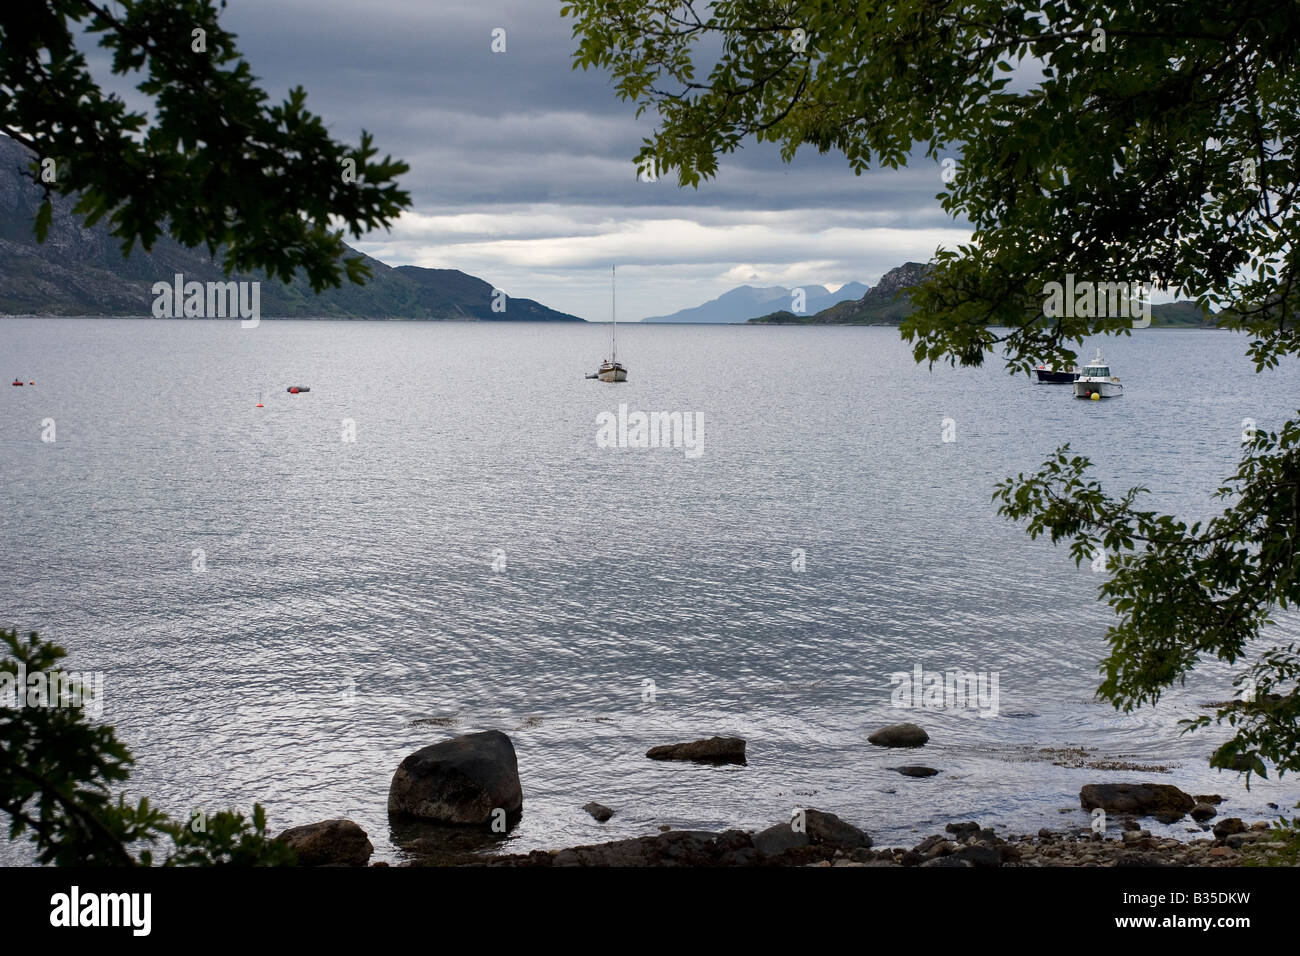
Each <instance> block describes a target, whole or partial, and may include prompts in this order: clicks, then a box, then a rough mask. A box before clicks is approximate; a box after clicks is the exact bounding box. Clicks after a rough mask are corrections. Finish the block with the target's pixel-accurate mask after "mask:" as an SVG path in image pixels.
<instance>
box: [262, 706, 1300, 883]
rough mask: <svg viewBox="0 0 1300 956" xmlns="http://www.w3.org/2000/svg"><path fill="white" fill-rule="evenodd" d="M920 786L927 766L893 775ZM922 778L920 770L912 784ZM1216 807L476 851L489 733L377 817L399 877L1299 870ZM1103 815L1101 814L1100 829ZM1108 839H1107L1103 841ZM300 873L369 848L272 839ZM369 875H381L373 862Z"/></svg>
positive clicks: (496, 833)
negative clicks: (901, 830)
mask: <svg viewBox="0 0 1300 956" xmlns="http://www.w3.org/2000/svg"><path fill="white" fill-rule="evenodd" d="M928 740H929V736H928V734H926V732H925V731H924V730H923V729H921V728H920V727H918V726H916V725H915V724H895V725H893V726H890V727H884V728H881V729H880V730H878V731H876V732H875V733H874V734H872V735H871V736H870V737H869V738H868V742H869V743H871V744H873V745H875V746H880V747H896V748H906V749H916V748H920V747H923V746H925V744H926V743H927V742H928ZM646 757H647V758H648V759H651V760H668V761H683V762H693V763H704V764H720V763H732V764H740V765H744V764H745V763H746V762H747V761H746V756H745V741H744V740H743V739H741V738H738V737H711V738H708V739H705V740H695V741H691V742H688V743H679V744H668V745H660V746H656V747H652V748H650V750H648V751H647V752H646ZM898 769H900V770H902V771H904V772H906V771H916V772H917V773H916V774H915V775H917V776H924V775H928V774H931V773H938V772H939V771H937V770H933V769H932V768H928V767H919V766H917V767H914V766H908V767H904V768H898ZM923 772H924V773H923ZM1222 802H1223V797H1221V796H1219V795H1218V794H1201V795H1197V796H1193V795H1190V794H1187V793H1184V792H1183V791H1181V790H1179V789H1178V788H1177V787H1174V786H1170V785H1169V784H1158V783H1145V782H1133V783H1128V782H1121V783H1094V784H1088V785H1086V786H1084V787H1083V789H1082V790H1081V791H1080V793H1079V804H1080V807H1081V808H1082V809H1083V810H1085V811H1089V812H1090V816H1091V821H1092V822H1091V824H1090V825H1089V826H1087V827H1079V828H1074V829H1067V830H1051V829H1048V828H1044V829H1041V830H1039V831H1038V832H1037V833H1036V834H1027V833H1021V834H1013V833H1007V834H1001V835H1000V834H998V833H997V832H995V830H994V829H992V828H986V827H981V826H980V825H979V824H978V823H976V822H974V821H965V822H956V823H949V824H948V825H947V826H946V827H945V828H944V833H942V834H933V835H931V836H928V837H926V838H925V839H924V840H922V841H921V842H920V843H918V844H917V845H916V846H914V847H910V848H909V847H886V848H873V842H872V839H871V837H870V835H868V834H867V833H866V832H864V831H862V830H860V829H858V828H857V827H856V826H854V825H853V824H851V823H849V822H847V821H845V820H842V819H840V818H839V817H838V816H836V815H835V814H833V813H828V812H825V811H822V810H817V809H815V808H811V807H809V808H805V809H802V810H795V811H794V812H793V813H792V815H791V819H790V820H789V822H785V823H778V824H776V825H774V826H771V827H768V828H767V829H765V830H761V831H757V832H755V831H749V830H726V831H723V832H721V833H716V832H712V831H702V830H673V829H671V828H669V827H667V826H663V827H660V828H659V829H660V831H661V832H659V833H656V834H649V835H646V836H641V837H632V838H627V839H621V840H612V841H609V842H606V843H597V844H590V845H586V846H576V847H568V848H565V849H558V850H534V851H532V852H530V853H516V854H510V853H500V854H496V855H493V854H491V853H490V852H489V851H490V850H491V849H492V848H493V847H499V846H500V845H501V844H502V843H503V842H504V839H505V837H506V834H507V833H508V832H509V830H510V828H511V827H512V826H513V825H514V824H515V823H516V822H517V821H518V820H519V818H520V816H521V814H522V812H523V789H522V785H521V783H520V780H519V771H518V765H517V761H516V758H515V751H514V745H513V744H512V742H511V741H510V738H509V737H507V736H506V735H505V734H503V733H501V732H500V731H496V730H489V731H484V732H482V733H476V734H465V735H462V736H459V737H454V738H451V739H449V740H445V741H443V742H441V743H438V744H433V745H431V746H428V747H424V748H423V749H421V750H419V751H416V752H415V753H413V754H411V755H410V756H408V757H407V758H406V759H405V760H403V761H402V763H401V765H400V766H399V767H398V768H397V770H396V772H395V773H394V775H393V780H392V783H391V784H390V787H389V794H388V811H389V817H390V820H391V821H392V825H393V839H394V842H395V843H396V844H397V845H398V847H399V848H400V849H401V850H402V852H403V854H404V855H405V856H406V859H405V860H404V861H403V862H402V863H400V864H398V865H400V866H414V867H420V866H476V867H483V866H488V867H492V866H507V867H538V866H541V867H549V866H561V867H568V866H602V867H628V866H634V867H646V866H649V867H661V866H707V867H767V866H779V867H785V866H853V867H868V866H870V867H913V866H916V867H979V868H994V867H1044V866H1053V867H1056V866H1070V867H1073V866H1098V867H1111V866H1121V867H1126V866H1145V867H1175V866H1177V867H1182V866H1194V867H1201V866H1212V867H1230V866H1241V865H1261V864H1263V865H1277V864H1279V863H1281V864H1290V865H1300V862H1297V849H1298V846H1297V844H1300V839H1298V838H1297V836H1296V831H1295V829H1294V828H1287V829H1280V828H1279V825H1278V824H1270V823H1269V822H1268V821H1262V820H1261V821H1257V822H1255V823H1251V824H1247V823H1246V822H1245V821H1243V820H1241V819H1240V818H1237V817H1229V818H1226V819H1220V820H1219V821H1218V822H1217V823H1215V824H1214V826H1213V827H1212V828H1211V826H1210V824H1209V821H1210V820H1212V819H1214V818H1215V817H1217V816H1218V806H1219V804H1221V803H1222ZM582 809H583V810H585V811H586V812H587V813H589V814H591V816H592V817H593V818H594V819H596V820H598V821H600V822H605V821H606V820H609V819H610V818H611V817H612V816H614V814H615V813H616V811H615V810H614V809H613V808H610V807H607V806H604V805H602V804H599V803H595V802H592V803H588V804H587V805H586V806H584V807H583V808H582ZM1108 814H1110V815H1111V816H1109V818H1108ZM1142 817H1151V818H1154V819H1156V820H1158V821H1160V822H1162V823H1175V822H1179V821H1182V820H1184V819H1186V818H1188V817H1190V818H1191V820H1192V821H1195V823H1196V826H1195V827H1193V828H1192V832H1199V833H1205V834H1209V835H1208V836H1202V837H1199V838H1197V839H1193V840H1191V841H1186V842H1184V841H1182V840H1176V839H1172V838H1167V837H1155V836H1153V835H1152V834H1151V832H1150V831H1149V830H1144V829H1142V826H1141V823H1140V819H1141V818H1142ZM1116 831H1118V833H1119V837H1118V838H1115V837H1114V836H1112V834H1114V833H1115V832H1116ZM278 839H280V840H283V841H284V842H286V843H288V844H289V845H290V846H292V847H293V848H294V849H295V850H296V851H297V853H298V858H299V863H300V864H301V865H303V866H366V865H367V864H368V863H369V860H370V857H371V855H372V854H373V853H374V847H373V846H372V844H371V843H370V841H369V839H368V838H367V835H366V833H365V831H363V830H362V829H361V827H359V826H358V825H357V824H356V823H353V822H352V821H350V820H326V821H324V822H322V823H315V824H311V825H308V826H304V827H296V828H294V829H292V830H287V831H285V832H284V833H282V834H281V835H280V836H279V837H278ZM373 865H374V866H388V865H389V864H388V863H385V862H378V863H375V864H373Z"/></svg>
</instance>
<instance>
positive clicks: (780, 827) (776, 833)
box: [754, 823, 812, 856]
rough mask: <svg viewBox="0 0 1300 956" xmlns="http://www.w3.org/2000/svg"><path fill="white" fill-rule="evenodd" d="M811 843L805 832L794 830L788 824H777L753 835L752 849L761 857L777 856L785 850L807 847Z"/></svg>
mask: <svg viewBox="0 0 1300 956" xmlns="http://www.w3.org/2000/svg"><path fill="white" fill-rule="evenodd" d="M811 842H812V841H811V840H810V839H809V837H808V834H807V833H806V832H800V831H798V830H795V829H794V828H793V827H792V826H790V824H788V823H778V824H777V825H776V826H774V827H768V828H767V829H766V830H763V831H761V832H759V833H755V834H754V849H755V850H757V851H758V853H759V854H760V855H761V856H779V855H781V854H782V853H784V852H785V851H786V850H791V849H794V848H795V847H800V846H808V844H809V843H811Z"/></svg>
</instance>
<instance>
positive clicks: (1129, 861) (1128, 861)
mask: <svg viewBox="0 0 1300 956" xmlns="http://www.w3.org/2000/svg"><path fill="white" fill-rule="evenodd" d="M1115 865H1116V866H1144V867H1170V866H1173V865H1174V864H1172V863H1169V862H1167V861H1166V860H1163V859H1161V858H1160V857H1159V856H1157V855H1155V854H1154V853H1130V854H1128V855H1127V856H1121V857H1118V858H1116V860H1115Z"/></svg>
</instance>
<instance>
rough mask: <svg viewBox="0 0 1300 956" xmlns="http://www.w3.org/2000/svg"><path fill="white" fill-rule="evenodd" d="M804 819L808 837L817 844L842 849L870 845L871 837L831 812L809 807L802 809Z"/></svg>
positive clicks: (854, 848)
mask: <svg viewBox="0 0 1300 956" xmlns="http://www.w3.org/2000/svg"><path fill="white" fill-rule="evenodd" d="M804 821H805V823H807V825H808V836H809V838H810V839H811V840H812V842H813V843H815V844H817V845H820V846H834V847H839V848H840V849H844V850H856V849H859V848H868V847H870V846H871V837H869V836H867V835H866V834H865V833H863V832H862V831H861V830H859V829H858V828H857V827H855V826H854V825H853V824H851V823H846V822H844V821H843V820H841V819H840V818H839V817H837V816H836V815H835V814H833V813H827V812H826V811H824V810H814V809H812V808H811V807H809V808H808V809H807V810H805V811H804Z"/></svg>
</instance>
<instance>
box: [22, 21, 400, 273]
mask: <svg viewBox="0 0 1300 956" xmlns="http://www.w3.org/2000/svg"><path fill="white" fill-rule="evenodd" d="M224 7H225V2H224V0H221V3H220V8H224ZM219 12H220V11H219V7H218V5H216V4H215V3H214V2H213V0H114V2H108V0H104V2H97V0H22V2H17V3H5V4H0V133H4V134H5V135H8V136H10V137H12V138H13V139H15V140H17V141H18V142H20V143H22V144H24V145H25V146H27V147H29V148H30V149H32V150H33V151H34V152H35V153H36V154H37V157H38V159H37V162H36V163H35V164H34V166H33V169H32V175H33V177H34V178H35V179H36V181H37V182H38V183H40V184H41V185H42V186H43V187H44V188H45V190H46V195H47V201H46V203H45V204H44V205H43V206H42V207H41V211H40V213H39V214H38V216H37V220H36V222H35V224H34V225H35V229H36V233H37V236H38V237H39V238H41V239H43V238H44V235H45V231H46V230H47V229H48V227H49V223H50V216H51V212H52V208H51V205H50V203H49V202H48V196H49V195H50V193H52V192H56V191H57V192H58V193H60V194H63V195H69V196H71V195H74V194H76V195H78V197H79V199H78V204H77V206H76V212H77V213H78V214H80V215H82V216H84V217H85V220H86V222H87V223H88V224H91V223H94V222H96V221H98V220H99V219H101V218H103V217H105V216H107V217H108V221H109V222H110V223H111V224H112V231H113V234H114V235H116V236H117V237H119V238H120V239H121V240H122V246H123V252H124V253H129V252H130V251H131V249H132V248H133V247H134V245H135V244H136V243H137V242H138V243H139V244H140V245H141V246H143V247H144V248H145V249H148V248H150V247H151V246H152V244H153V242H154V241H155V240H156V239H157V238H158V237H159V235H161V234H162V233H163V232H164V231H170V233H171V235H172V237H173V238H175V239H176V240H177V241H178V242H181V243H183V244H184V245H188V246H206V248H207V250H208V252H209V253H210V254H211V255H213V256H219V258H220V261H221V262H222V265H223V266H224V268H225V269H226V271H227V272H232V271H239V272H246V271H252V270H254V269H258V270H263V271H265V272H267V273H268V274H269V275H271V276H274V277H277V278H280V279H283V280H285V281H286V282H287V281H291V280H292V279H293V278H294V275H295V273H296V272H297V271H298V270H302V272H303V273H304V274H305V276H306V278H307V280H308V282H310V284H311V286H312V288H313V289H315V290H316V291H320V290H321V289H323V288H326V287H328V286H337V285H339V284H340V283H341V281H342V278H343V276H344V275H346V277H347V278H348V279H350V280H351V281H353V282H361V281H363V280H364V278H365V277H366V276H367V275H368V269H367V267H366V266H365V264H364V262H363V260H362V259H361V257H359V256H351V257H348V258H346V259H344V258H343V252H344V245H343V232H344V229H346V230H347V232H348V233H349V234H350V235H352V236H354V237H359V236H361V235H363V234H364V233H366V232H368V231H370V230H373V229H377V228H382V227H387V226H388V225H390V224H391V222H392V221H393V220H394V219H395V218H396V217H397V216H398V215H399V214H400V212H401V210H402V209H403V208H405V207H406V206H407V205H409V203H410V197H409V195H408V194H407V193H406V192H405V191H403V190H401V189H399V188H398V186H397V184H396V178H397V177H398V176H400V175H401V174H402V173H404V172H406V171H407V169H408V167H407V165H406V164H405V163H403V162H400V161H398V160H394V159H392V158H391V157H389V156H385V157H384V158H383V159H382V160H380V159H377V158H376V157H377V155H378V149H377V148H376V147H375V146H374V144H373V140H372V137H371V136H370V134H368V133H366V132H362V134H361V138H360V142H359V144H357V145H355V146H350V145H347V144H344V143H342V142H339V141H336V140H335V139H333V138H332V137H331V136H330V134H329V132H328V131H327V130H326V127H325V124H324V122H323V121H322V119H321V118H320V117H319V116H316V115H314V114H313V113H311V112H310V111H308V110H307V108H306V99H307V95H306V93H305V92H304V90H303V89H302V88H301V87H297V88H294V89H292V90H291V91H290V92H289V94H288V97H287V98H286V99H285V101H284V102H283V103H279V104H274V105H272V104H270V103H268V97H267V94H266V93H265V92H264V91H263V90H262V89H260V88H259V87H258V86H257V80H256V78H255V77H254V76H253V74H252V71H251V68H250V67H249V65H248V63H247V62H245V61H244V60H243V59H242V57H241V55H240V53H239V50H238V49H237V47H236V45H235V40H236V38H235V36H234V35H233V34H231V33H229V32H227V31H226V30H223V29H222V28H221V25H220V23H219V22H218V15H219ZM90 41H95V42H98V44H99V46H100V47H102V48H103V49H104V50H105V51H107V53H108V54H109V55H110V58H111V61H110V62H111V71H112V73H113V74H115V75H117V76H121V77H124V78H132V79H135V80H138V82H137V89H138V90H139V91H140V92H141V93H142V94H144V96H145V97H147V98H148V100H149V101H150V103H151V104H152V109H151V111H150V112H151V113H152V116H150V115H147V114H146V113H144V112H141V111H140V110H133V109H130V108H128V106H127V104H126V102H125V101H124V100H123V99H122V98H121V97H120V96H119V95H117V94H115V93H113V92H106V91H105V90H104V89H103V88H102V87H101V84H100V82H99V81H98V80H97V79H96V77H95V76H94V75H93V74H92V71H91V70H90V67H89V65H88V63H87V60H86V56H85V54H84V53H83V52H82V50H81V48H80V47H79V45H78V44H79V42H80V43H81V44H82V45H85V44H87V43H88V42H90ZM336 224H341V226H339V225H336Z"/></svg>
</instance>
